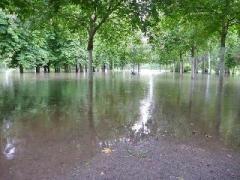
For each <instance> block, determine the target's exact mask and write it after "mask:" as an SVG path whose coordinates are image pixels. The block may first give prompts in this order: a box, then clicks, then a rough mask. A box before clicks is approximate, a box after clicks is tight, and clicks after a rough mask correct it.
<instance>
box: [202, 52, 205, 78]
mask: <svg viewBox="0 0 240 180" xmlns="http://www.w3.org/2000/svg"><path fill="white" fill-rule="evenodd" d="M205 73H206V71H205V56H203V57H202V74H205Z"/></svg>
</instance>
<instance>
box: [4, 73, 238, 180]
mask: <svg viewBox="0 0 240 180" xmlns="http://www.w3.org/2000/svg"><path fill="white" fill-rule="evenodd" d="M239 80H240V78H239V77H228V78H226V79H225V81H224V84H223V87H222V88H220V87H219V86H218V78H217V77H215V76H202V75H199V76H198V77H197V79H196V80H195V81H191V79H190V77H189V76H188V75H185V76H184V77H182V78H181V77H178V76H177V75H175V76H173V75H172V74H145V75H141V76H131V75H130V74H129V73H114V74H105V75H104V74H96V75H95V77H94V79H93V83H90V82H89V81H88V79H87V78H86V77H85V76H84V75H83V74H78V75H76V74H45V75H44V74H40V75H35V74H24V75H23V76H19V75H16V74H15V75H14V74H13V75H11V74H2V76H1V78H0V112H1V114H0V126H1V129H0V134H1V136H0V137H1V139H0V140H1V141H0V142H1V143H0V149H1V154H0V179H4V180H5V179H6V180H8V179H9V180H10V179H20V180H21V179H240V174H239V172H240V156H239V155H240V154H239V153H240V118H239V117H240V81H239Z"/></svg>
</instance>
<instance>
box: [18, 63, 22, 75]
mask: <svg viewBox="0 0 240 180" xmlns="http://www.w3.org/2000/svg"><path fill="white" fill-rule="evenodd" d="M19 72H20V73H21V74H22V73H23V65H21V64H20V65H19Z"/></svg>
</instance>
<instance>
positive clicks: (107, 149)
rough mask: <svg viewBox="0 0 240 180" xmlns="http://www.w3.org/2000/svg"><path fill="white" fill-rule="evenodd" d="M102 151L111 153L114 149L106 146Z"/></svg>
mask: <svg viewBox="0 0 240 180" xmlns="http://www.w3.org/2000/svg"><path fill="white" fill-rule="evenodd" d="M102 152H103V153H105V154H110V153H112V149H110V148H104V149H103V150H102Z"/></svg>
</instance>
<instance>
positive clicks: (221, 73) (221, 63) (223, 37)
mask: <svg viewBox="0 0 240 180" xmlns="http://www.w3.org/2000/svg"><path fill="white" fill-rule="evenodd" d="M227 29H228V27H227V25H226V24H225V20H223V21H222V30H221V42H220V52H219V58H220V61H219V78H220V82H221V81H223V76H224V66H225V51H226V37H227Z"/></svg>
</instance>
